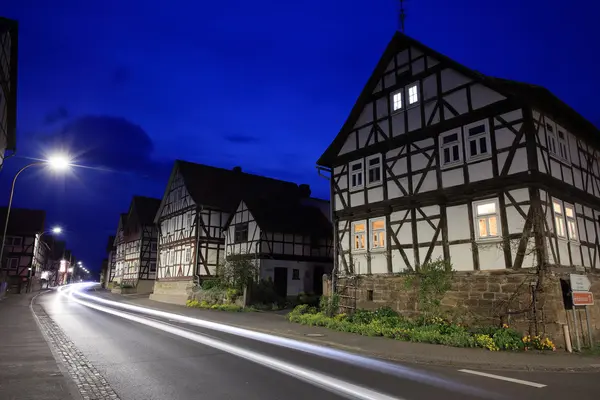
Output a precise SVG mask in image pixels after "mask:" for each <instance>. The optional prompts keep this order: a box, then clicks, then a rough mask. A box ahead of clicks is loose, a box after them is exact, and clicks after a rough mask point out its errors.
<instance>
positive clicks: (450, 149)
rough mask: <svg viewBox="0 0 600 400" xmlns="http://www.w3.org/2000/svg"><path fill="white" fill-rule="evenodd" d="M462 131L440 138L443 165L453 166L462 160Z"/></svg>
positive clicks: (446, 134)
mask: <svg viewBox="0 0 600 400" xmlns="http://www.w3.org/2000/svg"><path fill="white" fill-rule="evenodd" d="M460 139H461V138H460V131H453V132H448V133H445V134H443V135H442V136H441V137H440V153H441V158H442V160H441V161H442V165H452V164H455V163H459V162H460V161H461V160H462V156H461V153H462V151H461V144H462V143H461V140H460Z"/></svg>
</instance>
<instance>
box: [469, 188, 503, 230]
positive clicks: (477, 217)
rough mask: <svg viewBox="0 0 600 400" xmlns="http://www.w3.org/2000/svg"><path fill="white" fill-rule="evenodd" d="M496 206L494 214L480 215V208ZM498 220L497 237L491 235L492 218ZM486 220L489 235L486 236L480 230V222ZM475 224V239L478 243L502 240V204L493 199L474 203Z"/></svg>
mask: <svg viewBox="0 0 600 400" xmlns="http://www.w3.org/2000/svg"><path fill="white" fill-rule="evenodd" d="M487 204H494V209H495V210H494V212H493V213H482V214H479V212H478V208H479V206H482V205H487ZM491 217H495V218H496V230H497V232H496V233H497V234H496V235H490V234H489V232H490V218H491ZM483 218H485V220H486V229H487V232H488V234H487V235H486V236H482V235H481V231H480V229H479V220H480V219H483ZM473 223H474V224H475V227H474V228H475V233H476V235H475V237H476V238H477V241H497V240H501V239H502V223H501V222H500V203H499V201H498V199H497V198H491V199H486V200H479V201H474V202H473Z"/></svg>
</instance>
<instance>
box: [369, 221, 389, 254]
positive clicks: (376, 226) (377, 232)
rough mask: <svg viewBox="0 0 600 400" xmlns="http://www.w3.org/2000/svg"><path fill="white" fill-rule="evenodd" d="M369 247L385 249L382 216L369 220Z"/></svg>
mask: <svg viewBox="0 0 600 400" xmlns="http://www.w3.org/2000/svg"><path fill="white" fill-rule="evenodd" d="M370 222H371V249H385V220H384V219H383V218H378V219H372V220H371V221H370Z"/></svg>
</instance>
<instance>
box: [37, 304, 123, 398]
mask: <svg viewBox="0 0 600 400" xmlns="http://www.w3.org/2000/svg"><path fill="white" fill-rule="evenodd" d="M40 294H43V293H40ZM40 294H38V295H36V296H34V297H33V298H32V299H31V303H30V304H29V307H30V309H31V312H32V313H33V315H34V317H35V319H36V322H37V323H38V326H39V328H40V331H41V332H42V335H43V336H44V338H45V339H46V341H47V342H48V345H49V347H50V350H51V351H52V354H53V355H54V358H55V360H56V361H57V364H58V366H59V369H60V370H61V372H63V374H64V375H65V376H66V377H69V378H70V379H71V381H72V382H73V385H71V386H72V387H70V388H69V390H70V392H71V393H72V394H73V395H74V397H75V398H79V399H83V400H121V399H120V397H119V396H118V395H117V393H116V392H115V391H114V390H113V389H112V388H111V387H110V385H109V383H108V381H107V380H106V378H104V377H103V376H102V375H101V374H100V372H98V370H97V369H96V368H95V367H94V366H93V365H92V363H91V362H90V361H89V360H88V359H87V357H85V355H84V354H83V353H82V352H81V351H80V350H79V349H78V348H77V347H76V346H75V344H74V343H73V342H72V341H71V340H70V339H69V338H68V336H67V335H66V334H65V332H64V331H63V330H62V329H61V328H60V327H59V326H58V324H56V322H54V321H53V320H52V318H50V316H49V315H48V314H47V313H46V311H45V310H44V309H43V307H42V306H41V305H39V304H34V303H35V300H36V298H37V297H38V296H39V295H40ZM75 393H77V394H76V395H75Z"/></svg>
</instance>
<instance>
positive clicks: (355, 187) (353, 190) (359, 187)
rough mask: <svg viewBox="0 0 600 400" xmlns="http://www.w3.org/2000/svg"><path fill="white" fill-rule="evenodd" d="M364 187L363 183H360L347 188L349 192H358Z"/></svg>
mask: <svg viewBox="0 0 600 400" xmlns="http://www.w3.org/2000/svg"><path fill="white" fill-rule="evenodd" d="M364 188H365V187H364V185H360V186H354V187H350V189H348V190H349V191H350V192H359V191H361V190H363V189H364Z"/></svg>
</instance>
